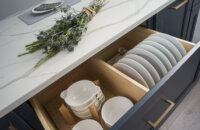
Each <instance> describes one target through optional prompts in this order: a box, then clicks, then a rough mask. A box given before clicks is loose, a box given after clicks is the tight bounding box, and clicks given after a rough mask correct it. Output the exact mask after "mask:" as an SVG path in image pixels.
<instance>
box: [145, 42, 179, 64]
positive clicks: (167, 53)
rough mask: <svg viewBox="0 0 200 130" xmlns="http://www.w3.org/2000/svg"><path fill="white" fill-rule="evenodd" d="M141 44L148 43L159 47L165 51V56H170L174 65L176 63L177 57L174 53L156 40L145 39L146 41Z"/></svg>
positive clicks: (169, 58)
mask: <svg viewBox="0 0 200 130" xmlns="http://www.w3.org/2000/svg"><path fill="white" fill-rule="evenodd" d="M141 44H147V45H151V46H153V47H155V48H157V49H159V50H160V51H161V52H163V53H164V54H165V56H166V57H167V58H168V60H169V61H170V63H171V64H172V66H174V65H176V63H177V62H176V59H175V57H174V56H173V55H172V53H171V52H170V51H169V50H168V49H167V48H166V47H164V46H163V45H161V44H159V43H157V42H154V41H147V40H145V42H141Z"/></svg>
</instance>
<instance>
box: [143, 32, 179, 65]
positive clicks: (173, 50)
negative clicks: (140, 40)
mask: <svg viewBox="0 0 200 130" xmlns="http://www.w3.org/2000/svg"><path fill="white" fill-rule="evenodd" d="M145 40H148V41H149V40H150V41H154V42H157V43H159V44H161V45H163V46H165V47H166V48H167V49H168V50H169V51H170V52H171V53H172V54H173V56H174V57H175V59H176V61H177V62H178V61H179V60H181V58H182V55H181V53H180V52H179V50H178V49H177V48H176V47H175V46H174V45H173V44H172V43H171V42H169V41H167V40H166V39H164V38H161V37H157V36H149V37H148V38H146V39H145Z"/></svg>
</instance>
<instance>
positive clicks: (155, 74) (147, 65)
mask: <svg viewBox="0 0 200 130" xmlns="http://www.w3.org/2000/svg"><path fill="white" fill-rule="evenodd" d="M125 57H126V58H130V59H133V60H135V61H137V62H138V63H140V64H142V65H143V66H144V67H145V68H146V69H147V70H148V72H149V73H150V74H151V76H152V77H153V79H154V81H155V83H157V82H158V81H159V80H160V76H159V74H158V72H157V71H156V69H155V68H154V67H153V66H152V65H151V63H149V62H148V61H147V60H145V59H144V58H143V57H141V56H138V55H135V54H128V55H126V56H125Z"/></svg>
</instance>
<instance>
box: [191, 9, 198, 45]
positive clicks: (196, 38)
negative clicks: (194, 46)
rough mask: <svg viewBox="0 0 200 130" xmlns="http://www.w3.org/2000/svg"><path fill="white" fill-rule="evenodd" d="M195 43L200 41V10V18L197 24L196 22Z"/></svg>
mask: <svg viewBox="0 0 200 130" xmlns="http://www.w3.org/2000/svg"><path fill="white" fill-rule="evenodd" d="M192 41H193V42H194V43H197V42H199V41H200V12H199V16H198V20H197V24H196V28H195V31H194V36H193V40H192Z"/></svg>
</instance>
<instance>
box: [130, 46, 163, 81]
mask: <svg viewBox="0 0 200 130" xmlns="http://www.w3.org/2000/svg"><path fill="white" fill-rule="evenodd" d="M127 54H136V55H139V56H141V57H143V58H145V59H146V60H147V61H149V63H151V64H152V65H153V66H154V67H155V69H156V70H157V72H158V73H159V75H160V77H163V76H164V75H165V74H166V73H167V69H166V68H165V66H164V65H163V63H162V62H161V61H160V60H159V59H158V58H157V57H156V56H155V55H154V54H153V53H151V52H149V51H147V50H144V49H141V48H133V49H131V50H130V51H128V52H127Z"/></svg>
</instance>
